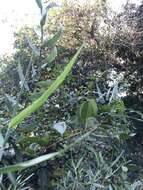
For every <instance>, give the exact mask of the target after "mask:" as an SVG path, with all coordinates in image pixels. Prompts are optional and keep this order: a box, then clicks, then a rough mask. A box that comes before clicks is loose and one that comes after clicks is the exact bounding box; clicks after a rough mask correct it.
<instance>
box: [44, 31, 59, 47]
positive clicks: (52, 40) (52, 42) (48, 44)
mask: <svg viewBox="0 0 143 190" xmlns="http://www.w3.org/2000/svg"><path fill="white" fill-rule="evenodd" d="M61 33H62V30H61V29H60V30H59V31H58V32H56V33H55V35H54V36H53V37H51V38H50V39H48V40H45V42H44V43H43V47H53V46H55V45H56V43H57V41H58V40H59V38H60V36H61Z"/></svg>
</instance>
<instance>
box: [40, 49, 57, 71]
mask: <svg viewBox="0 0 143 190" xmlns="http://www.w3.org/2000/svg"><path fill="white" fill-rule="evenodd" d="M56 56H57V48H56V47H54V48H53V49H52V51H51V53H50V54H49V55H48V57H47V58H46V61H47V64H48V63H51V62H53V61H54V60H55V58H56ZM44 66H46V65H44ZM42 68H43V67H42Z"/></svg>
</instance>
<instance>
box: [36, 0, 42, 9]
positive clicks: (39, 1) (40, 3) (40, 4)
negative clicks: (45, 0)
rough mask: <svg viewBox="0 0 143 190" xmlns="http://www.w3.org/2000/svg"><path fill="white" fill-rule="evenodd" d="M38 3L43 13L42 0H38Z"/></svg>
mask: <svg viewBox="0 0 143 190" xmlns="http://www.w3.org/2000/svg"><path fill="white" fill-rule="evenodd" d="M36 3H37V5H38V7H39V8H40V10H41V12H42V8H43V7H42V2H41V0H36Z"/></svg>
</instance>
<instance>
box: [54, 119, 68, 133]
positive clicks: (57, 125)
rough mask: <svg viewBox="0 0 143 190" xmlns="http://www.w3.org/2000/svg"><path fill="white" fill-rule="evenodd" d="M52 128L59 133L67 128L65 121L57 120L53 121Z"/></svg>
mask: <svg viewBox="0 0 143 190" xmlns="http://www.w3.org/2000/svg"><path fill="white" fill-rule="evenodd" d="M53 128H54V129H55V130H56V131H57V132H59V133H60V134H61V135H63V134H64V133H65V131H66V129H67V125H66V123H65V122H58V123H54V125H53Z"/></svg>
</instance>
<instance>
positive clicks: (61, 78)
mask: <svg viewBox="0 0 143 190" xmlns="http://www.w3.org/2000/svg"><path fill="white" fill-rule="evenodd" d="M83 47H84V44H83V45H82V46H81V47H80V48H79V50H78V51H77V53H76V54H75V55H74V57H73V58H72V59H71V60H70V62H69V63H68V65H67V66H66V68H65V70H64V71H63V72H62V73H61V75H60V76H58V77H57V79H56V80H55V81H54V82H53V83H52V85H51V86H50V87H49V89H48V90H46V91H45V92H44V93H43V95H42V96H40V97H39V98H38V99H37V100H36V101H34V102H33V103H32V104H31V105H29V106H28V107H27V108H25V109H24V110H23V111H21V112H20V113H19V114H18V115H16V116H15V117H14V118H12V120H11V121H10V123H9V128H16V127H17V125H18V124H20V123H21V122H22V121H23V120H24V119H25V118H26V117H28V116H29V115H31V114H32V113H33V112H35V111H36V110H37V109H38V108H40V107H41V106H42V105H43V104H44V103H45V102H46V101H47V99H48V98H49V96H50V95H51V94H53V92H55V91H56V89H57V88H58V87H59V85H60V84H62V82H63V81H64V80H65V78H66V76H67V75H68V74H69V72H70V71H71V69H72V67H73V65H74V63H75V62H76V60H77V58H78V56H79V54H80V52H81V50H82V49H83Z"/></svg>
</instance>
